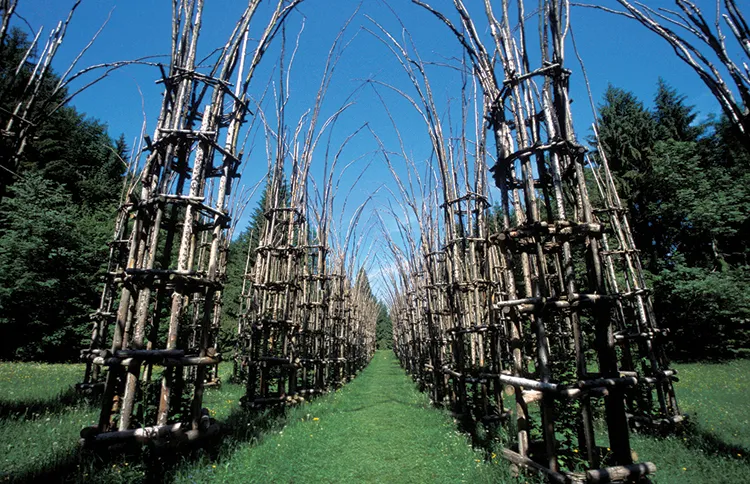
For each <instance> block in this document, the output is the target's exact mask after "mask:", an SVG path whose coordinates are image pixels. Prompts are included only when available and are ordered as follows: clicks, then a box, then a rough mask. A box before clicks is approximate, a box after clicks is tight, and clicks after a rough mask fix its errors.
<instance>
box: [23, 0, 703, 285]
mask: <svg viewBox="0 0 750 484" xmlns="http://www.w3.org/2000/svg"><path fill="white" fill-rule="evenodd" d="M19 3H20V6H19V13H20V15H22V16H23V17H24V18H25V19H26V20H27V21H28V23H29V24H30V25H31V26H32V27H34V28H35V29H38V28H40V27H42V26H43V27H44V29H45V32H48V31H49V29H50V28H52V27H53V26H54V24H56V23H57V21H58V20H60V19H62V18H64V17H65V16H66V15H67V12H68V10H69V8H70V6H71V5H72V4H73V0H21V1H20V2H19ZM170 3H171V2H169V1H167V0H127V1H125V0H83V2H82V4H81V6H80V7H79V9H78V11H77V13H76V15H75V17H74V19H73V21H72V23H71V25H70V27H69V32H68V36H67V37H66V40H65V43H64V45H63V47H62V48H61V50H60V52H59V54H58V57H57V58H56V59H55V63H54V67H55V68H56V70H57V71H58V72H61V71H64V70H65V69H66V67H67V65H68V64H69V63H70V61H71V60H72V59H73V58H74V57H75V56H76V55H77V54H78V52H79V51H80V50H81V48H82V47H83V46H84V45H86V43H87V42H88V41H89V39H90V38H91V36H92V35H93V34H94V33H95V32H96V31H97V30H98V28H99V26H100V25H101V24H102V23H103V22H104V21H105V19H106V18H107V17H108V16H109V15H110V13H111V18H110V20H109V23H108V25H107V26H106V27H105V29H104V31H103V32H102V34H101V35H100V37H99V39H98V40H97V42H96V43H95V44H94V46H93V47H92V48H91V49H90V51H89V52H87V54H86V55H85V56H84V58H83V59H82V60H81V64H80V65H81V67H83V66H86V65H92V64H98V63H102V62H111V61H116V60H124V59H135V58H139V57H144V56H149V55H159V54H165V53H167V52H168V51H169V32H170V30H169V29H170V21H171V18H170V16H171V8H170ZM206 3H207V5H206V17H205V22H204V28H203V30H202V33H201V40H200V45H201V46H202V52H204V53H208V52H210V51H211V50H212V49H214V48H216V47H218V46H220V45H223V43H224V41H225V39H226V37H227V36H228V35H229V33H230V32H231V29H232V28H233V27H234V24H235V21H236V19H237V17H238V15H239V13H240V12H241V10H242V9H243V8H244V5H245V2H243V1H240V0H211V1H208V2H206ZM533 3H534V4H536V2H533ZM659 3H664V4H665V5H667V4H668V3H671V2H659ZM698 3H699V4H700V5H703V4H704V3H706V2H698ZM431 4H432V5H433V6H435V7H437V8H440V9H441V10H443V11H445V12H450V11H451V9H450V1H448V0H434V1H433V2H431ZM467 4H468V5H469V6H471V7H472V8H477V7H480V2H479V1H478V0H469V1H468V2H467ZM601 4H604V5H607V6H610V7H616V2H614V1H612V0H604V1H602V2H601ZM357 5H358V3H357V2H355V1H353V0H306V1H305V2H303V3H302V5H301V6H300V8H299V11H298V12H296V13H295V14H294V15H293V16H292V17H291V18H290V22H289V24H288V27H287V37H288V43H289V45H291V44H292V43H293V42H294V41H295V37H296V35H297V33H298V32H299V30H300V28H301V25H302V24H303V23H304V30H303V31H302V34H301V36H300V47H299V52H298V54H297V56H296V60H295V63H294V65H293V69H292V74H291V97H290V104H289V111H288V112H287V119H288V120H290V121H289V123H290V124H292V125H294V124H295V123H296V119H297V118H298V117H299V116H300V115H301V114H302V113H303V112H304V111H305V110H307V109H309V108H310V107H311V106H312V102H313V100H314V97H315V93H316V90H317V87H318V84H319V82H320V76H321V74H322V68H323V65H324V62H325V57H326V54H327V52H328V50H329V48H330V45H331V43H332V42H333V40H334V38H335V36H336V34H337V33H338V31H339V29H340V27H341V26H342V25H343V24H344V22H345V21H346V19H347V18H348V17H349V16H351V15H352V13H353V12H354V11H355V9H356V8H357ZM707 11H711V8H710V7H708V8H707ZM394 12H395V14H397V15H398V16H399V17H400V19H401V20H402V21H403V22H404V24H405V25H406V26H407V28H408V29H409V31H410V33H411V35H412V36H413V38H414V41H415V43H416V46H417V48H418V49H419V52H420V54H421V55H422V57H423V58H425V59H426V60H429V61H433V62H443V63H444V62H453V61H452V60H451V59H455V58H457V57H460V53H461V52H460V49H459V47H458V45H457V43H456V42H455V41H454V39H453V38H452V37H451V35H450V34H449V32H448V31H447V29H446V28H445V27H444V26H443V25H442V24H441V23H440V22H439V21H437V20H436V19H435V18H434V17H432V16H431V15H429V14H428V13H427V12H425V11H423V10H422V9H420V8H418V7H416V6H414V5H412V4H411V3H410V2H409V1H408V0H391V1H390V2H389V4H388V5H386V4H385V3H383V2H382V1H380V0H363V1H362V4H361V8H360V10H359V13H358V14H357V16H356V17H355V19H354V20H353V22H352V24H351V26H350V29H349V30H348V32H347V34H346V39H348V40H349V39H351V43H350V44H349V46H348V48H347V51H346V53H345V54H344V56H343V58H342V60H341V63H340V65H339V66H338V69H337V71H336V75H335V78H334V82H333V85H332V88H331V90H330V91H329V95H328V98H327V100H326V103H325V105H324V107H323V117H324V118H325V117H327V116H329V115H331V114H332V113H333V112H335V111H336V110H337V109H338V108H339V107H340V106H341V105H342V103H343V102H345V100H346V99H347V98H348V97H349V96H350V95H351V93H352V92H354V91H355V90H356V89H357V88H358V87H359V86H361V85H362V83H363V81H364V80H365V79H375V80H377V81H380V82H383V83H387V84H392V85H394V86H396V87H398V88H401V89H404V90H406V91H409V90H410V86H409V84H408V79H407V78H406V76H405V75H404V74H403V72H402V71H401V70H400V67H399V65H398V64H397V63H396V62H395V59H394V58H393V56H392V55H391V54H390V52H389V51H388V50H387V49H386V48H385V46H384V45H383V44H382V43H381V42H380V41H378V40H377V39H376V38H375V37H374V36H373V35H371V34H370V33H368V32H367V31H366V30H364V29H365V28H366V29H374V28H375V26H374V24H373V23H372V21H371V20H370V19H368V17H370V18H372V19H374V20H375V21H377V22H378V23H381V24H382V25H383V26H384V27H386V28H387V29H388V30H389V31H390V32H392V33H394V34H398V33H399V29H400V27H399V24H398V22H397V20H396V18H395V14H394ZM476 13H477V16H478V17H481V14H482V11H481V8H477V9H476ZM572 15H573V29H574V34H575V37H576V41H577V45H578V49H579V52H580V54H581V56H582V57H583V59H584V62H585V64H586V69H587V71H588V76H589V80H590V82H591V87H592V91H593V95H594V100H595V101H596V102H598V101H599V99H601V97H602V93H603V92H604V90H605V89H606V87H607V85H608V84H609V83H612V84H614V85H616V86H618V87H622V88H625V89H628V90H631V91H633V92H634V93H635V94H636V95H637V96H638V97H639V98H641V99H642V100H643V101H644V102H646V103H647V104H650V103H651V99H652V97H653V95H654V91H655V87H656V82H657V79H658V78H659V77H663V78H664V79H665V80H666V81H667V82H668V83H669V84H671V85H673V86H674V87H676V88H677V89H678V90H679V91H680V92H681V93H683V94H685V95H686V96H687V97H688V102H689V103H690V104H693V105H695V106H696V108H697V110H698V111H700V113H701V116H706V115H708V114H709V113H717V112H718V105H717V104H716V102H715V100H714V99H713V97H712V96H711V95H710V94H709V93H708V91H707V89H706V88H705V87H704V85H703V84H702V82H701V81H700V80H699V79H698V77H697V76H696V75H695V74H694V73H693V72H692V71H691V70H690V69H689V68H687V67H686V66H685V65H684V64H683V63H682V62H681V61H679V60H678V59H677V57H676V56H675V55H674V52H673V51H672V50H671V48H669V47H668V46H667V45H666V43H665V42H664V41H662V40H661V39H659V38H657V37H656V36H655V35H654V34H652V33H650V32H648V31H647V30H646V29H645V28H643V27H641V26H640V25H639V24H637V23H635V22H634V21H631V20H628V19H625V18H621V17H617V16H613V15H609V14H606V13H604V12H601V11H594V10H591V9H582V8H576V9H574V10H573V13H572ZM259 26H260V23H256V26H255V27H256V30H255V32H257V29H258V28H259ZM276 46H278V42H277V43H276ZM277 52H278V51H277V50H274V49H271V50H270V51H269V53H268V55H267V56H266V58H265V59H264V63H263V68H262V69H261V70H260V71H259V73H258V75H257V76H256V78H255V84H254V86H251V89H250V91H251V93H253V94H255V95H260V93H261V92H262V91H263V89H264V88H265V85H266V83H267V82H268V79H269V78H270V77H271V76H272V75H273V72H274V68H275V58H274V57H275V55H276V53H277ZM567 67H568V68H570V69H572V70H573V71H574V75H573V77H572V79H571V86H572V87H571V97H572V99H573V101H574V102H573V105H572V108H573V116H574V119H575V122H576V127H577V131H578V134H579V137H580V138H585V137H586V136H588V134H589V126H590V125H591V122H592V119H593V118H592V114H591V109H590V106H589V101H588V97H587V94H586V91H585V86H584V83H583V78H582V76H581V75H580V70H579V67H578V62H577V60H576V59H575V56H574V53H573V50H572V47H571V46H568V51H567ZM430 74H431V81H432V82H433V87H434V90H435V95H436V98H437V100H438V102H439V103H442V104H441V106H445V103H446V102H447V100H448V99H454V100H455V98H456V97H457V96H458V95H459V90H460V85H461V82H460V78H459V76H458V74H457V73H456V72H455V71H453V70H450V69H446V68H440V67H432V68H430ZM157 78H158V71H157V70H156V69H155V68H153V67H145V66H132V67H128V68H125V69H122V70H120V71H117V72H114V73H112V74H111V75H110V76H109V77H108V78H107V79H105V80H104V81H102V82H100V83H99V84H97V85H96V86H94V87H92V88H90V89H88V90H87V91H85V92H83V93H82V94H80V95H79V96H78V97H77V98H76V99H75V100H74V102H73V104H74V105H75V106H76V108H77V109H78V110H79V111H81V112H85V113H86V114H87V115H89V116H91V117H93V118H98V119H99V120H101V121H102V122H104V123H106V124H107V125H108V127H109V132H110V135H111V136H113V137H118V136H119V135H120V134H124V135H125V138H126V140H127V141H128V142H129V143H130V144H131V145H132V141H133V140H134V139H135V138H136V137H137V135H138V134H139V132H140V129H141V125H142V123H143V119H144V112H145V116H146V119H147V123H148V129H147V132H149V133H150V132H151V131H153V126H154V123H155V119H156V115H157V113H158V109H159V107H160V102H159V97H160V92H161V87H160V86H159V85H157V84H155V82H154V81H155V80H156V79H157ZM377 89H378V90H379V92H380V94H381V95H382V96H383V97H384V99H385V100H386V102H387V103H388V106H389V110H390V112H391V114H392V115H393V117H394V118H396V120H397V123H398V125H399V128H400V131H401V135H402V137H403V139H404V142H405V144H406V146H407V149H408V150H409V151H410V152H411V154H412V155H413V157H414V159H415V161H417V163H424V162H425V160H426V159H427V158H428V157H429V155H430V147H429V141H428V139H427V135H426V131H425V129H424V125H423V123H422V122H421V120H420V119H419V117H418V116H417V115H416V113H415V112H414V110H413V109H412V108H411V107H410V106H409V105H408V103H407V102H405V100H404V99H403V98H401V97H400V96H398V95H397V94H395V93H393V92H390V91H389V90H388V89H386V88H383V87H380V88H377ZM353 99H354V101H355V103H356V104H355V105H354V106H352V107H351V108H350V109H348V110H347V112H346V113H345V114H344V115H343V116H342V117H341V119H340V121H339V123H337V125H336V127H335V129H334V130H333V131H332V132H331V139H332V145H333V146H337V145H338V144H339V143H341V141H342V140H343V139H344V138H345V137H346V136H348V135H349V134H351V133H352V132H353V131H354V130H356V129H357V128H359V127H361V126H362V125H363V124H364V123H368V125H369V127H370V128H371V129H372V130H373V131H375V132H376V133H377V134H378V136H379V137H381V139H383V141H384V142H385V143H386V145H387V146H388V148H389V149H393V150H397V149H398V143H397V137H396V135H395V132H394V130H393V128H392V126H391V123H390V121H389V119H388V116H387V114H386V112H385V110H384V109H383V107H382V104H381V102H380V100H379V98H378V96H377V95H376V93H375V92H374V89H373V87H372V85H370V86H367V87H365V88H363V89H361V90H359V91H358V92H357V94H356V96H355V97H354V98H353ZM258 139H259V140H260V138H258ZM262 145H263V143H262V142H258V143H256V146H255V149H254V150H253V151H252V152H249V153H247V152H246V153H247V156H248V158H249V160H248V163H247V166H246V168H245V170H244V172H243V178H242V183H243V184H245V185H247V186H252V185H254V184H256V183H257V182H258V180H260V179H261V178H262V177H263V175H264V174H265V172H266V162H265V153H264V152H263V149H264V148H263V146H262ZM376 149H377V144H376V142H375V140H374V138H373V137H372V136H371V135H370V134H369V133H368V132H366V131H363V132H362V133H360V135H358V136H357V137H356V138H355V139H354V140H353V141H352V142H351V143H350V144H349V145H348V148H347V150H346V151H345V152H344V156H343V158H344V162H348V161H349V160H354V159H357V158H359V157H362V159H361V161H358V162H356V163H355V165H354V167H353V168H352V169H350V170H349V171H348V172H347V173H344V174H343V176H342V180H341V185H342V188H341V192H342V198H343V195H344V194H345V193H346V192H347V191H348V190H349V188H350V186H351V185H352V183H353V182H354V180H355V178H356V176H357V175H358V174H359V172H360V171H361V169H362V168H364V166H365V165H366V164H367V163H368V162H371V163H370V165H369V168H368V169H367V172H366V173H365V175H364V177H363V178H362V179H361V180H360V182H359V183H358V184H357V185H356V186H354V187H353V188H352V192H351V193H352V195H351V197H350V201H349V203H348V204H347V206H346V208H344V207H343V200H341V199H340V200H339V201H338V202H337V204H336V210H339V211H341V212H342V213H341V218H342V220H343V221H344V222H346V221H348V218H349V217H350V216H351V214H352V212H353V209H354V207H356V206H357V205H359V203H361V202H362V201H364V200H365V199H366V198H367V197H368V195H369V194H371V193H372V192H373V191H374V190H376V189H377V188H378V187H380V186H381V185H385V186H387V187H392V188H393V187H394V183H393V181H392V180H391V175H390V174H389V172H388V170H387V168H386V166H385V164H384V163H383V162H382V158H381V157H379V156H378V155H377V154H376ZM320 158H322V153H321V155H320V157H318V158H316V160H317V159H320ZM314 163H317V164H316V165H314V169H313V176H316V178H317V179H318V180H319V179H320V178H321V177H322V173H321V172H320V170H322V168H321V165H320V162H319V161H315V162H314ZM316 170H317V171H316ZM393 189H395V188H393ZM389 196H390V195H389V193H388V191H387V190H385V189H381V190H380V191H379V192H378V195H377V196H376V197H375V199H374V201H373V202H372V203H371V206H372V207H374V208H377V207H379V206H380V207H382V206H384V205H385V204H387V203H388V197H389ZM249 212H250V210H246V212H245V216H244V219H242V220H241V221H240V223H239V226H240V228H242V227H244V226H245V225H246V221H245V219H246V218H247V215H248V213H249ZM384 217H385V218H386V219H387V218H388V217H386V216H384ZM364 219H365V220H368V219H371V218H370V215H369V212H367V213H366V214H365V215H364ZM389 224H390V222H388V221H387V225H389ZM363 227H364V225H363ZM394 228H395V224H393V225H392V226H390V227H389V229H394ZM369 240H371V241H372V243H373V244H374V246H373V251H374V252H379V253H382V252H383V250H384V248H383V247H382V238H381V237H378V236H376V233H375V232H373V237H370V238H369ZM365 252H367V250H365ZM379 270H380V268H378V267H377V266H376V265H375V264H373V265H372V266H371V267H369V271H370V273H371V275H372V276H373V277H375V278H376V279H377V273H378V272H379ZM373 286H376V287H379V286H380V284H379V283H377V282H376V281H373Z"/></svg>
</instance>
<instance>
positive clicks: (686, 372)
mask: <svg viewBox="0 0 750 484" xmlns="http://www.w3.org/2000/svg"><path fill="white" fill-rule="evenodd" d="M676 367H677V369H678V371H679V378H680V382H679V383H678V384H677V397H678V401H679V403H680V407H681V409H682V410H683V411H684V412H686V413H688V414H689V415H690V427H689V428H688V429H687V430H686V432H685V433H683V434H680V435H673V436H670V437H667V438H655V437H648V436H643V435H636V436H634V438H633V442H632V447H633V448H634V449H635V451H636V452H637V453H638V455H639V458H640V460H642V461H651V462H654V463H655V464H656V467H657V469H658V471H657V473H656V475H655V477H654V479H653V480H654V482H655V483H656V484H662V483H685V484H691V483H696V484H699V483H700V484H703V483H722V484H724V483H726V484H730V483H738V484H739V483H747V482H750V425H749V423H750V382H748V379H747V375H748V374H750V360H735V361H731V362H728V363H721V364H710V363H693V364H683V365H676Z"/></svg>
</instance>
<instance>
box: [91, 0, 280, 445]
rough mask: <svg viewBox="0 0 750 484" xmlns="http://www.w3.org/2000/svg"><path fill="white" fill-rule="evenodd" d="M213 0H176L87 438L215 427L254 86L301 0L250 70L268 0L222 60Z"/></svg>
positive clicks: (106, 314)
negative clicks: (211, 45)
mask: <svg viewBox="0 0 750 484" xmlns="http://www.w3.org/2000/svg"><path fill="white" fill-rule="evenodd" d="M203 3H204V2H203V1H202V0H186V1H183V2H178V4H176V8H175V10H174V13H175V18H174V20H173V37H172V42H173V43H172V58H171V63H170V65H169V66H164V67H163V68H162V73H163V78H162V79H161V82H162V83H163V85H164V88H165V91H164V96H163V104H162V109H161V113H160V115H159V119H158V123H157V128H156V131H155V132H154V135H153V137H152V138H147V139H146V145H147V146H146V149H145V151H146V153H147V157H146V160H145V162H144V164H143V167H142V169H141V170H140V173H139V177H138V179H137V183H136V184H135V185H134V187H133V189H131V190H130V192H129V193H128V197H127V201H126V203H125V204H124V205H123V206H122V207H121V209H120V212H119V217H118V221H117V224H116V231H115V240H114V241H113V243H112V251H111V259H110V264H109V271H110V272H109V278H108V280H107V282H106V284H105V288H104V292H103V295H102V302H101V307H100V309H99V311H98V312H97V315H96V321H95V325H94V326H95V329H94V333H93V338H92V344H91V347H90V348H89V349H88V350H86V351H84V352H83V357H84V359H86V360H87V361H88V362H89V364H90V365H89V367H88V369H87V373H86V381H84V386H87V385H92V384H96V383H97V382H96V378H98V377H99V376H100V375H101V372H100V371H98V370H97V369H96V367H97V366H104V367H107V368H108V371H107V372H106V376H105V377H104V390H103V397H102V410H101V415H100V418H99V423H98V425H97V426H96V427H93V428H88V429H84V431H82V437H83V441H84V443H85V444H92V443H105V444H109V443H117V442H127V441H139V442H142V441H150V440H165V439H166V440H170V441H176V442H179V441H184V440H194V439H196V438H200V437H203V436H205V435H208V434H211V433H212V432H213V431H215V429H216V426H215V425H214V424H213V423H212V421H211V420H210V418H209V416H208V412H207V411H206V410H204V409H203V408H202V400H203V389H204V387H205V385H206V383H207V382H208V383H209V384H211V383H213V382H215V368H216V365H217V364H218V362H219V361H220V359H221V355H220V354H219V353H218V349H217V344H216V337H217V331H218V322H219V313H220V308H221V305H220V301H221V291H222V287H223V283H224V278H225V269H226V249H227V243H228V241H227V231H228V229H229V227H230V220H231V219H230V215H229V206H228V205H229V201H230V197H231V195H232V183H233V180H234V179H235V178H236V176H237V168H238V166H239V164H240V157H241V155H240V154H239V153H238V152H237V141H238V137H239V133H240V128H241V126H242V124H243V123H244V121H245V119H246V116H247V114H248V113H249V109H248V105H247V93H246V89H247V86H248V84H249V81H250V79H251V77H252V75H253V72H254V69H255V67H256V66H257V63H258V61H259V60H260V58H261V56H262V53H263V52H264V51H265V48H266V47H267V44H268V42H270V40H271V38H272V37H273V33H274V31H275V28H276V26H277V25H278V23H279V22H281V21H283V18H284V17H285V16H286V14H287V13H288V11H289V10H288V9H290V8H291V7H290V6H289V5H287V4H286V3H285V2H281V3H279V4H278V6H277V10H276V12H275V14H274V15H273V17H272V19H271V21H270V24H269V25H268V27H267V28H266V30H265V33H264V34H263V36H262V38H261V39H260V41H259V44H258V47H257V48H256V50H255V52H254V55H253V57H252V61H251V62H250V63H249V69H248V70H247V72H243V71H244V63H245V60H244V53H245V49H246V45H247V36H246V32H247V31H248V28H249V24H250V19H251V18H252V17H253V14H254V13H255V10H256V8H257V3H251V4H250V5H249V6H248V7H247V8H246V10H245V11H244V12H243V15H242V17H241V18H240V20H239V21H238V23H237V25H236V26H235V29H234V31H233V32H232V35H231V36H230V38H229V40H228V41H227V43H226V44H225V45H224V47H223V48H222V49H220V50H219V51H218V58H217V60H216V63H215V64H213V66H212V67H209V68H205V69H199V68H198V66H197V64H196V62H197V60H196V59H197V47H198V36H199V33H200V28H201V23H202V15H203ZM238 67H239V68H238ZM204 70H205V72H204ZM235 72H236V73H237V82H236V83H235V85H234V86H233V85H232V81H233V80H234V79H233V78H234V74H235ZM243 76H244V77H243ZM91 365H94V366H93V367H92V366H91Z"/></svg>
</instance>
